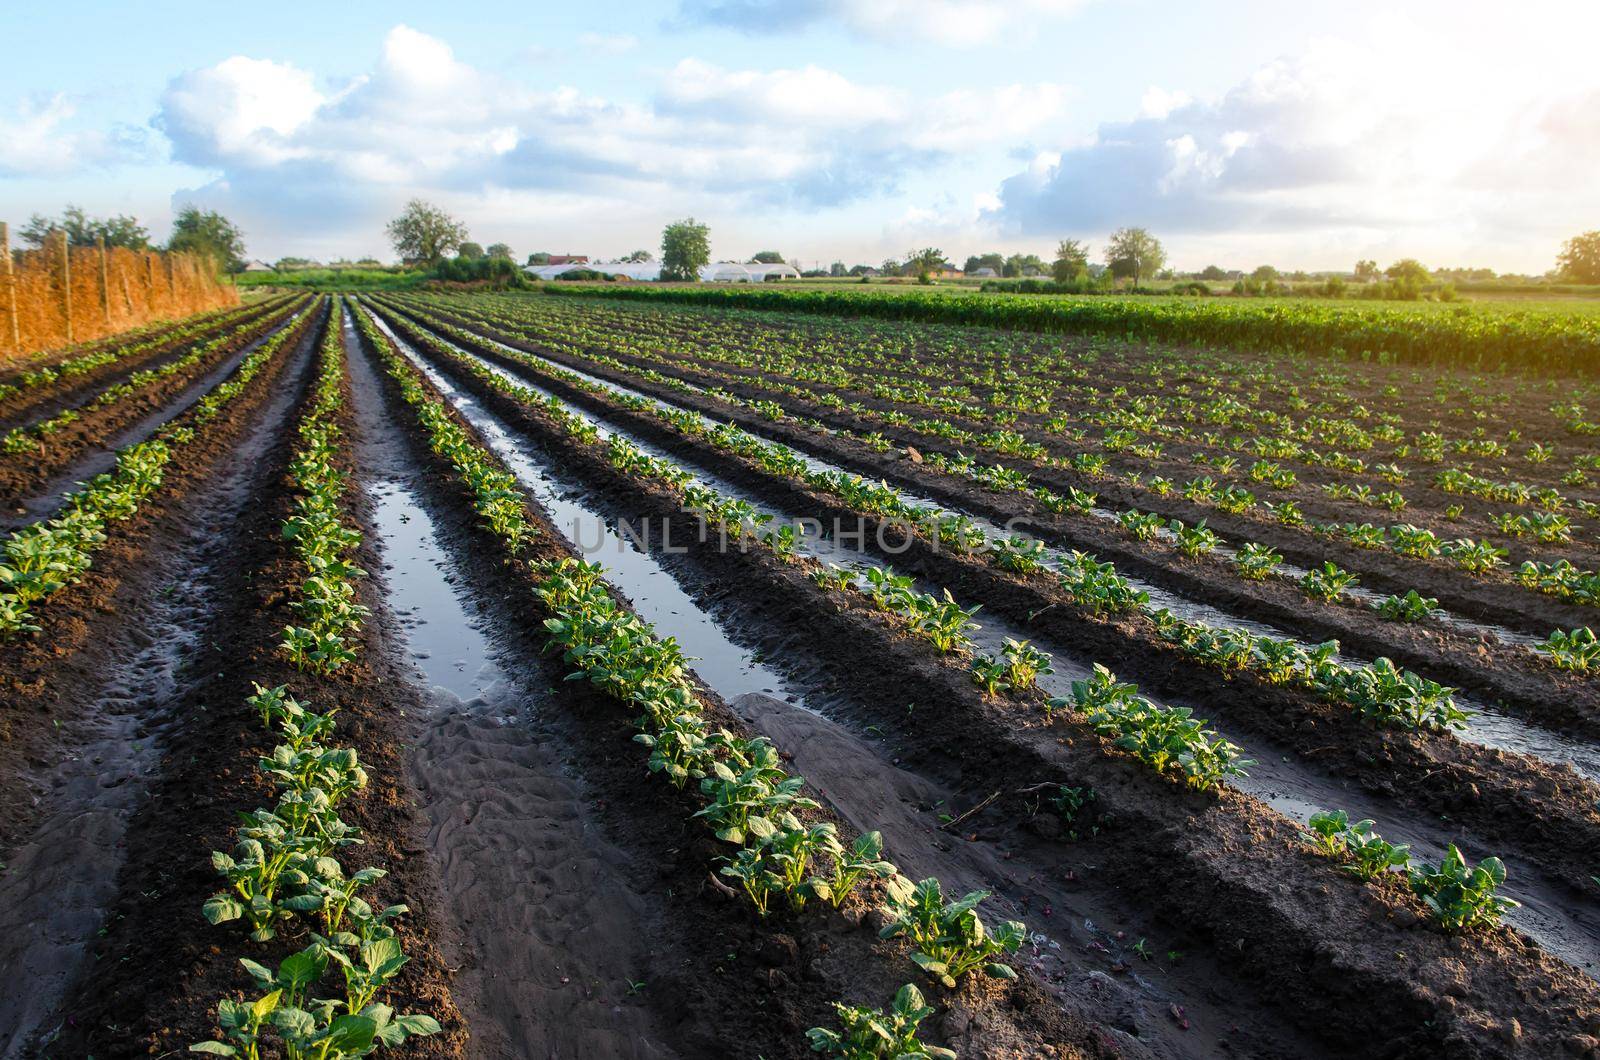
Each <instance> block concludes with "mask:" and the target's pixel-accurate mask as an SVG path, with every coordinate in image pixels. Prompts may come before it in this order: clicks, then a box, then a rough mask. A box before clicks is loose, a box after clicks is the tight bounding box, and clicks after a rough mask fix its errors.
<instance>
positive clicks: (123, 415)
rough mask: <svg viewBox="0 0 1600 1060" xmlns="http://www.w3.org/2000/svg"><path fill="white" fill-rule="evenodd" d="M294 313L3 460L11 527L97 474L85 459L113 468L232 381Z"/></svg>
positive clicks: (269, 319) (284, 312)
mask: <svg viewBox="0 0 1600 1060" xmlns="http://www.w3.org/2000/svg"><path fill="white" fill-rule="evenodd" d="M291 311H292V307H284V308H281V309H278V310H275V311H273V312H271V313H269V314H267V315H266V316H265V317H263V318H261V319H259V320H258V321H257V322H256V323H255V324H254V325H253V326H251V327H249V328H248V329H247V330H246V331H245V332H244V333H243V334H241V335H239V336H238V337H236V338H234V339H232V340H230V341H229V342H228V343H227V344H226V345H224V346H223V348H222V349H220V350H218V351H217V352H216V353H214V354H212V355H211V356H209V357H207V358H205V359H204V360H203V361H202V362H201V363H200V364H196V365H194V366H192V367H191V368H190V369H189V370H187V371H183V372H179V373H178V374H176V375H173V376H170V377H168V378H166V379H160V380H156V381H155V382H153V383H150V384H149V385H147V386H146V387H144V388H143V389H141V390H139V391H137V392H135V393H132V394H128V395H126V396H125V397H123V398H121V399H119V400H117V401H115V402H113V403H112V404H110V405H105V406H92V407H89V408H86V409H85V410H84V412H83V415H82V417H81V418H79V419H78V420H76V421H74V422H72V423H70V424H67V425H66V426H64V427H62V428H61V429H60V430H57V431H55V432H54V433H52V434H50V435H48V436H47V437H46V438H44V439H42V440H40V441H39V443H38V446H37V448H36V449H35V450H32V451H30V452H27V453H21V454H6V455H5V456H3V457H0V508H3V509H5V510H7V511H8V512H9V519H8V521H9V522H10V523H11V524H12V525H13V526H14V525H16V523H17V522H18V521H19V518H20V521H22V522H31V521H32V520H33V519H35V518H38V517H39V515H40V514H42V513H44V512H45V511H47V510H49V509H50V508H51V507H52V506H53V505H54V504H55V503H56V501H57V499H58V494H59V493H60V492H63V491H64V490H69V489H71V488H72V484H73V483H75V482H77V481H79V480H80V479H82V478H83V477H85V476H88V475H93V474H95V473H96V472H95V471H94V470H89V467H90V465H89V464H88V463H86V462H85V461H84V457H85V454H89V456H90V459H91V461H92V460H93V459H94V458H95V457H98V458H99V462H100V463H102V464H104V465H105V466H110V462H111V457H110V455H109V451H110V450H113V449H116V448H119V447H120V446H124V445H127V444H129V443H130V442H132V441H138V440H140V438H141V437H146V436H148V435H150V434H153V433H154V432H155V431H156V430H157V429H158V428H159V427H160V426H161V425H162V424H164V423H165V422H167V421H168V420H170V419H172V418H173V417H175V416H178V415H180V414H182V412H183V411H184V410H186V409H187V408H188V407H189V406H190V405H192V404H193V403H194V402H195V401H196V400H198V398H199V397H200V396H201V395H203V394H204V393H205V392H206V391H207V390H210V389H211V388H212V387H213V386H215V385H216V384H217V383H219V382H221V381H222V380H223V379H224V378H226V377H227V376H228V375H231V374H232V373H233V371H234V369H235V368H237V367H238V365H239V362H241V361H242V360H244V358H245V357H247V356H248V355H249V353H250V351H251V350H253V349H254V348H255V347H256V346H257V345H259V344H260V343H261V342H263V341H265V340H266V338H267V337H268V336H269V335H270V334H271V333H272V332H273V331H275V330H277V329H278V328H279V327H282V326H285V321H286V320H288V319H289V313H290V312H291ZM92 450H98V452H91V451H92ZM96 466H98V465H96ZM99 470H104V467H99Z"/></svg>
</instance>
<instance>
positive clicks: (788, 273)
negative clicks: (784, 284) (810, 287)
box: [744, 261, 800, 283]
mask: <svg viewBox="0 0 1600 1060" xmlns="http://www.w3.org/2000/svg"><path fill="white" fill-rule="evenodd" d="M744 270H745V272H748V273H749V274H750V281H751V282H752V283H766V282H767V281H769V280H798V279H799V278H800V272H799V270H798V269H796V268H795V267H794V266H793V265H785V264H784V263H783V262H781V261H778V262H772V263H770V264H769V263H767V262H763V261H752V262H750V263H749V264H748V265H746V266H745V267H744Z"/></svg>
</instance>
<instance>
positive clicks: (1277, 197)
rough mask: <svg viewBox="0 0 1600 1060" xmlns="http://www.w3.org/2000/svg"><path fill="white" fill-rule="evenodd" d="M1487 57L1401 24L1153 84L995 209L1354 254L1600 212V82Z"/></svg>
mask: <svg viewBox="0 0 1600 1060" xmlns="http://www.w3.org/2000/svg"><path fill="white" fill-rule="evenodd" d="M1475 62H1476V60H1475V59H1474V58H1473V57H1472V56H1470V55H1464V54H1462V53H1461V52H1460V50H1459V49H1456V48H1453V47H1451V46H1450V45H1449V44H1448V42H1437V43H1435V44H1429V43H1427V42H1426V39H1425V38H1421V37H1417V36H1411V35H1408V34H1399V35H1397V36H1395V37H1394V39H1392V40H1390V41H1388V42H1375V41H1357V42H1349V41H1337V40H1325V41H1322V42H1319V43H1318V44H1317V45H1315V46H1314V47H1312V48H1310V49H1309V50H1307V51H1306V52H1305V53H1303V54H1301V55H1299V56H1296V57H1293V58H1286V59H1280V60H1277V61H1274V62H1271V63H1267V64H1265V65H1263V66H1262V67H1260V68H1259V69H1257V70H1256V71H1254V72H1253V73H1251V74H1250V75H1249V76H1248V77H1246V78H1244V79H1243V80H1241V81H1240V82H1239V83H1238V84H1236V85H1235V86H1234V87H1233V88H1231V89H1230V90H1228V91H1227V92H1225V93H1223V94H1222V95H1221V96H1219V97H1217V98H1214V99H1207V100H1196V99H1193V98H1191V97H1190V96H1188V95H1187V94H1186V93H1183V92H1181V91H1180V92H1173V91H1167V90H1164V89H1156V88H1152V89H1151V90H1149V91H1148V92H1147V93H1146V94H1145V97H1144V100H1143V101H1142V104H1141V107H1140V114H1139V116H1138V117H1136V118H1134V119H1133V120H1130V121H1122V122H1108V123H1105V124H1102V125H1101V126H1100V127H1099V129H1098V131H1097V132H1096V134H1095V135H1094V137H1093V138H1092V139H1091V140H1090V141H1089V142H1087V143H1080V144H1077V145H1074V146H1071V147H1067V148H1065V149H1064V150H1062V151H1061V153H1060V155H1059V157H1058V158H1056V159H1054V160H1051V159H1049V158H1048V157H1044V158H1041V159H1038V160H1036V161H1035V162H1033V163H1032V164H1030V165H1029V166H1028V167H1027V168H1026V169H1025V170H1022V171H1020V172H1018V173H1016V174H1014V175H1013V176H1012V177H1010V178H1008V179H1007V180H1005V181H1004V182H1003V183H1002V185H1001V188H1000V192H999V198H1000V205H999V207H998V208H996V209H994V210H992V211H990V212H989V213H988V214H987V217H988V218H989V220H990V221H991V222H992V223H994V224H995V225H997V226H998V227H999V228H1000V229H1001V230H1002V231H1004V232H1008V233H1011V234H1014V235H1037V236H1055V235H1089V236H1093V235H1096V234H1098V233H1103V232H1105V231H1108V230H1109V229H1111V228H1114V227H1117V226H1119V225H1124V224H1142V225H1148V226H1150V227H1151V228H1153V229H1156V230H1157V232H1158V234H1169V235H1179V236H1190V237H1192V238H1193V240H1194V241H1196V242H1198V241H1200V240H1201V239H1203V238H1204V237H1205V236H1207V235H1209V234H1213V233H1223V232H1228V233H1233V234H1236V235H1238V236H1240V237H1247V236H1250V235H1261V234H1275V235H1276V236H1278V243H1279V245H1283V246H1297V247H1299V248H1304V247H1309V246H1312V245H1320V246H1337V247H1340V248H1341V251H1340V253H1342V252H1343V250H1342V248H1347V247H1359V246H1367V245H1373V244H1375V243H1388V242H1393V241H1397V240H1398V241H1399V242H1406V241H1408V240H1409V241H1410V245H1411V246H1412V247H1413V248H1414V249H1413V250H1412V251H1411V252H1412V253H1424V252H1427V253H1435V254H1445V255H1452V254H1472V253H1482V250H1481V248H1483V247H1484V246H1485V245H1493V244H1494V243H1495V242H1496V241H1497V240H1498V241H1500V242H1501V244H1502V245H1503V244H1504V242H1505V241H1507V240H1509V239H1511V238H1513V237H1520V238H1522V239H1527V238H1528V237H1530V236H1532V237H1534V238H1537V239H1541V240H1544V239H1549V238H1551V237H1552V236H1553V235H1554V234H1555V233H1558V232H1560V231H1563V230H1564V229H1565V228H1569V227H1573V226H1577V225H1581V224H1582V223H1583V221H1582V220H1581V219H1582V218H1585V217H1586V216H1587V217H1592V216H1595V215H1596V214H1600V182H1595V181H1594V180H1593V179H1592V174H1593V173H1594V172H1595V170H1596V167H1597V165H1600V117H1596V115H1597V114H1600V75H1595V74H1593V73H1592V72H1591V73H1590V74H1589V75H1588V80H1589V81H1590V82H1591V83H1592V84H1594V85H1595V88H1594V90H1593V91H1592V92H1589V93H1579V94H1576V95H1574V94H1571V85H1570V82H1569V83H1568V84H1567V85H1566V86H1565V87H1566V90H1567V93H1568V94H1566V95H1561V94H1559V93H1557V94H1552V92H1551V91H1550V89H1549V88H1548V87H1544V86H1540V85H1539V84H1538V82H1537V81H1536V80H1535V79H1533V78H1531V77H1525V76H1523V74H1522V72H1520V71H1519V72H1518V73H1516V74H1511V73H1509V72H1501V73H1500V74H1499V75H1498V76H1495V77H1485V76H1483V72H1482V71H1481V70H1476V69H1474V68H1473V67H1474V63H1475ZM1442 85H1448V86H1449V88H1448V90H1447V91H1446V92H1441V91H1440V86H1442ZM1513 199H1514V201H1513ZM1574 230H1575V229H1574ZM1291 237H1292V240H1293V242H1287V243H1286V242H1285V241H1286V240H1289V239H1291ZM1430 248H1431V249H1430ZM1502 260H1503V259H1502Z"/></svg>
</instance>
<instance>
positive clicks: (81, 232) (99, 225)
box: [17, 206, 150, 250]
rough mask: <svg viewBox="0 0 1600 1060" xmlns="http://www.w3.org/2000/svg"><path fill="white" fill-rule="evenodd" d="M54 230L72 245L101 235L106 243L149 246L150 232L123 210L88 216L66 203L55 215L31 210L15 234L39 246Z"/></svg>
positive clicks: (89, 243) (89, 242)
mask: <svg viewBox="0 0 1600 1060" xmlns="http://www.w3.org/2000/svg"><path fill="white" fill-rule="evenodd" d="M56 232H65V233H66V234H67V242H68V243H69V244H71V245H72V246H75V247H92V246H94V245H95V243H96V242H97V241H98V240H101V239H104V240H105V241H106V246H108V247H126V248H128V249H129V250H149V249H150V233H149V232H147V231H145V229H144V226H143V225H141V224H140V223H139V221H138V219H137V218H134V217H129V216H127V215H126V214H117V215H116V216H114V217H90V216H89V215H88V214H86V213H84V212H83V209H82V208H81V207H78V206H68V207H67V208H66V209H65V210H63V211H61V216H60V217H59V218H55V219H52V218H49V217H43V216H41V215H39V214H34V215H33V216H32V217H30V218H28V223H27V224H25V225H23V226H22V230H21V231H20V232H18V233H17V234H18V235H19V236H20V237H21V238H22V241H23V242H24V243H27V244H28V245H29V246H34V247H42V246H44V245H45V243H46V242H47V241H49V239H50V237H51V236H52V235H53V234H54V233H56Z"/></svg>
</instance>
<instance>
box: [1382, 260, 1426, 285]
mask: <svg viewBox="0 0 1600 1060" xmlns="http://www.w3.org/2000/svg"><path fill="white" fill-rule="evenodd" d="M1383 274H1384V275H1385V276H1387V277H1389V279H1391V280H1394V281H1395V282H1396V283H1402V284H1407V285H1410V286H1416V285H1420V284H1424V283H1427V282H1428V281H1429V280H1431V279H1433V277H1432V276H1429V275H1428V270H1427V269H1426V268H1424V267H1423V265H1422V262H1420V261H1418V260H1417V259H1416V258H1401V259H1400V260H1399V261H1397V262H1395V263H1394V264H1393V265H1390V266H1389V267H1388V268H1387V269H1384V270H1383Z"/></svg>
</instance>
